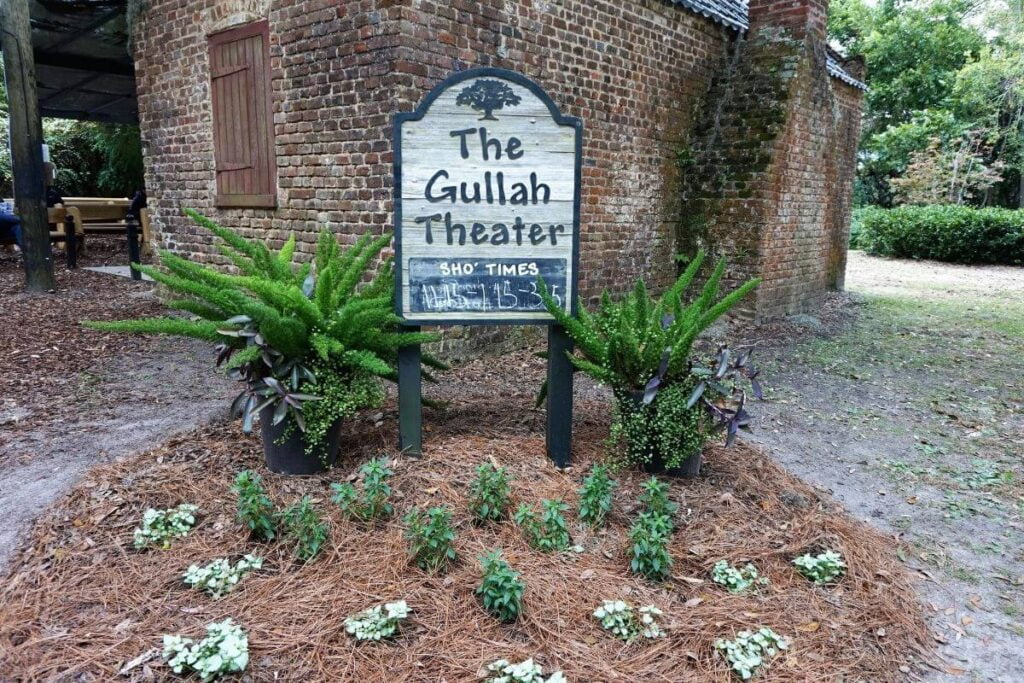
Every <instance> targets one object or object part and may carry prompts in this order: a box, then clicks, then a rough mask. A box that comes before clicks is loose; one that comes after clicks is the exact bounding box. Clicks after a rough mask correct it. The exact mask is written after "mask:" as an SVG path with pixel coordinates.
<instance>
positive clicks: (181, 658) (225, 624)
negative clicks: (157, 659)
mask: <svg viewBox="0 0 1024 683" xmlns="http://www.w3.org/2000/svg"><path fill="white" fill-rule="evenodd" d="M163 656H164V660H165V661H166V662H167V665H168V666H170V667H171V670H172V671H173V672H174V673H176V674H189V673H193V672H194V673H196V674H197V675H198V676H199V679H200V680H202V681H212V680H215V679H217V678H220V677H221V676H224V675H225V674H231V673H239V672H241V671H245V667H246V666H248V664H249V638H248V637H247V636H246V635H245V631H243V630H242V628H241V627H240V626H238V625H237V624H235V623H234V622H233V621H232V620H231V619H225V620H224V621H221V622H217V623H212V624H210V625H208V626H207V627H206V637H205V638H203V639H202V640H201V641H199V642H198V643H197V642H195V641H194V640H192V639H191V638H182V637H181V636H170V635H167V636H164V651H163Z"/></svg>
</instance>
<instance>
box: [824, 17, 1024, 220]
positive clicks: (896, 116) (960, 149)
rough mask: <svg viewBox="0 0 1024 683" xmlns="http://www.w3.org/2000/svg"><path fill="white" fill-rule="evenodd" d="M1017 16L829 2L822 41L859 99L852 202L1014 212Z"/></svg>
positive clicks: (1021, 140) (1023, 159) (1021, 142)
mask: <svg viewBox="0 0 1024 683" xmlns="http://www.w3.org/2000/svg"><path fill="white" fill-rule="evenodd" d="M1021 5H1022V2H1021V0H1011V2H1010V3H1009V4H1007V3H1006V2H1002V1H1001V0H983V1H982V2H978V1H977V0H880V1H879V2H878V3H869V2H867V1H865V0H833V2H832V5H831V10H830V15H829V25H828V27H829V36H830V39H831V40H832V42H833V44H834V45H837V46H838V47H839V48H840V49H841V50H842V51H844V52H845V53H847V54H861V55H863V56H864V59H865V63H866V66H867V82H868V86H869V88H870V90H869V91H868V93H867V95H866V110H865V119H864V131H863V138H862V140H861V154H860V160H859V167H858V185H857V194H858V196H857V199H858V201H859V203H862V204H881V205H883V206H891V205H894V204H899V203H921V202H923V201H925V198H932V199H934V198H936V197H938V198H939V200H940V201H941V202H942V203H966V204H980V205H1002V206H1015V207H1016V206H1018V205H1024V193H1022V191H1021V175H1022V173H1021V172H1022V169H1024V131H1022V125H1024V119H1022V116H1021V114H1022V105H1024V57H1022V55H1024V51H1022V47H1024V28H1022V26H1021V21H1022V19H1024V16H1022V7H1021ZM908 188H910V190H909V191H908Z"/></svg>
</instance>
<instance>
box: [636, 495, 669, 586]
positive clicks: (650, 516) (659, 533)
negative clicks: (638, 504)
mask: <svg viewBox="0 0 1024 683" xmlns="http://www.w3.org/2000/svg"><path fill="white" fill-rule="evenodd" d="M671 534H672V522H671V520H669V518H668V517H666V516H665V515H659V514H657V513H654V512H644V513H642V514H641V515H640V517H638V518H637V520H636V522H634V524H633V526H632V528H630V530H629V540H630V541H631V542H632V544H633V546H632V550H633V553H632V554H633V559H632V561H631V562H630V569H632V570H633V573H635V574H640V575H641V576H645V577H647V578H648V579H652V580H654V581H661V580H663V579H665V578H667V577H668V575H669V572H670V571H671V570H672V556H671V555H669V552H668V539H669V536H671Z"/></svg>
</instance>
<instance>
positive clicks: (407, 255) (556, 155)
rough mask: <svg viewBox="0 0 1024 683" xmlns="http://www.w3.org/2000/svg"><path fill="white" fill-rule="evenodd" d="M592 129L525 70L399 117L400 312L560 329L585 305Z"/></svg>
mask: <svg viewBox="0 0 1024 683" xmlns="http://www.w3.org/2000/svg"><path fill="white" fill-rule="evenodd" d="M582 144H583V127H582V123H581V122H580V120H579V119H577V118H575V117H571V116H564V115H562V113H561V112H560V111H559V110H558V107H557V106H556V105H555V103H554V102H553V101H552V100H551V98H550V97H549V96H548V94H547V93H546V92H544V89H543V88H541V87H540V86H539V85H537V84H536V83H534V82H533V81H532V80H530V79H529V78H527V77H525V76H523V75H522V74H518V73H515V72H513V71H508V70H505V69H495V68H481V69H472V70H469V71H464V72H459V73H456V74H453V75H452V76H450V77H448V78H447V79H445V80H444V81H442V82H441V83H440V84H438V85H437V87H435V88H434V89H433V90H431V91H430V92H429V93H428V94H427V95H426V96H425V97H424V99H423V101H422V102H421V103H420V104H419V106H417V107H416V110H415V111H413V112H411V113H399V114H397V115H396V116H395V128H394V167H395V252H396V262H397V268H396V274H397V277H396V286H397V292H396V309H397V311H396V312H397V313H398V315H400V316H401V317H402V319H403V320H404V321H405V322H406V323H407V324H409V325H420V324H442V325H443V324H524V323H541V324H544V323H550V322H551V321H552V319H551V316H550V315H549V314H548V312H547V311H546V309H545V308H544V305H543V303H542V301H541V298H540V296H539V294H538V283H537V281H538V278H540V279H543V281H544V282H545V284H546V285H547V287H548V289H549V291H550V292H551V293H552V295H553V296H554V297H555V298H556V300H558V301H559V302H560V303H561V304H562V305H563V306H564V307H565V308H566V310H572V309H573V307H574V304H575V301H576V298H577V292H576V280H577V268H578V252H579V205H580V176H581V157H582Z"/></svg>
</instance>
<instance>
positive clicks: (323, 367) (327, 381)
mask: <svg viewBox="0 0 1024 683" xmlns="http://www.w3.org/2000/svg"><path fill="white" fill-rule="evenodd" d="M186 213H187V214H188V215H189V216H190V217H191V218H192V219H193V220H195V221H196V222H197V223H198V224H199V225H201V226H202V227H204V228H206V229H207V230H209V231H210V232H212V233H213V234H214V235H215V236H216V237H217V238H219V240H220V243H218V244H217V250H218V251H219V252H220V254H221V255H222V256H224V257H225V258H226V259H227V260H228V261H230V262H231V263H232V264H233V265H234V267H235V269H236V270H237V274H227V273H223V272H220V271H219V270H217V269H215V268H213V267H210V266H205V265H201V264H198V263H193V262H191V261H189V260H187V259H185V258H182V257H181V256H178V255H176V254H173V253H171V252H168V251H161V252H160V263H161V265H162V266H163V268H162V269H158V268H154V267H151V266H144V265H139V264H132V267H133V268H135V269H136V270H139V271H141V272H143V273H145V274H146V275H149V276H150V277H152V278H153V279H154V280H156V281H157V282H160V283H162V284H163V285H165V286H166V287H167V288H168V289H169V290H170V291H171V292H173V293H175V294H177V295H178V298H175V299H173V300H171V301H169V302H168V303H167V305H168V306H169V307H170V308H172V309H176V310H179V311H182V312H184V313H186V314H188V317H176V316H165V317H156V318H144V319H140V320H121V321H116V322H95V321H87V322H85V323H84V324H85V325H86V326H87V327H90V328H92V329H96V330H102V331H108V332H129V333H137V334H166V335H175V336H184V337H194V338H197V339H203V340H206V341H211V342H218V345H217V365H221V364H224V365H225V366H226V368H227V369H228V373H229V375H230V376H231V377H233V378H235V379H237V380H239V381H242V382H244V384H245V390H244V391H243V392H242V393H241V394H240V395H239V396H238V397H237V398H236V399H235V401H234V403H233V404H232V409H233V412H234V413H235V415H236V416H241V417H242V419H243V429H244V430H245V431H250V430H251V429H252V424H253V418H254V417H255V416H256V415H258V414H260V412H261V411H263V410H264V409H266V408H273V412H272V413H271V414H270V417H271V419H272V421H273V423H274V424H279V423H281V421H283V420H285V419H289V418H290V420H291V422H290V424H293V425H294V426H295V427H297V428H298V429H299V430H301V431H303V432H306V435H305V436H306V442H307V444H316V443H317V442H319V441H320V440H321V439H322V438H323V437H324V435H325V434H326V433H327V430H328V429H329V428H330V427H331V425H332V424H335V423H336V422H337V420H339V419H344V418H348V417H351V416H352V415H353V414H354V413H355V412H356V411H357V410H359V409H361V408H366V407H370V406H373V405H377V404H379V403H380V402H381V401H382V400H383V392H382V390H381V388H380V387H379V380H380V379H387V380H395V379H397V376H398V372H397V360H398V350H399V348H401V347H403V346H408V345H413V344H422V343H426V342H430V341H433V340H434V339H436V335H432V334H425V333H419V332H403V331H401V330H400V329H399V327H398V323H399V317H398V316H397V315H396V314H395V312H394V305H393V292H394V266H393V263H392V261H391V259H387V260H385V261H384V262H383V263H382V264H381V265H380V266H379V267H377V268H376V271H375V272H374V273H373V275H372V277H369V274H370V272H371V270H372V266H373V264H376V263H378V261H379V256H380V253H381V250H382V249H384V247H385V246H387V245H388V244H389V243H390V241H391V235H390V234H384V235H380V236H378V237H373V236H371V235H364V236H362V237H361V238H359V239H358V240H357V241H356V243H355V244H354V245H352V246H351V247H349V248H347V249H341V248H340V247H339V246H338V242H337V239H336V238H335V236H334V235H333V234H332V233H331V232H329V231H328V230H324V231H323V232H321V234H320V240H319V242H318V244H317V249H316V254H315V257H314V259H313V260H312V261H311V262H306V263H298V262H297V261H296V259H295V253H296V252H295V249H296V239H295V234H294V233H292V234H291V235H290V236H289V238H288V240H287V241H286V242H285V244H284V246H283V247H282V248H281V250H280V251H277V252H275V251H272V250H271V249H269V248H268V247H267V246H266V245H265V244H263V243H262V242H259V241H255V240H248V239H246V238H244V237H241V236H240V235H238V234H236V233H235V232H233V231H231V230H228V229H226V228H223V227H221V226H219V225H217V224H216V223H214V222H213V221H211V220H209V219H207V218H205V217H203V216H201V215H199V214H198V213H196V212H195V211H186ZM423 362H424V364H425V365H428V366H430V367H434V368H443V367H444V365H443V364H442V363H440V362H439V361H437V360H436V359H434V358H432V357H429V356H425V357H424V361H423ZM425 376H426V377H427V378H428V379H430V374H429V372H428V373H425Z"/></svg>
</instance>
